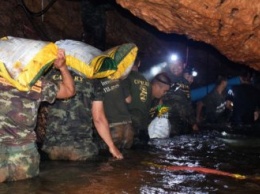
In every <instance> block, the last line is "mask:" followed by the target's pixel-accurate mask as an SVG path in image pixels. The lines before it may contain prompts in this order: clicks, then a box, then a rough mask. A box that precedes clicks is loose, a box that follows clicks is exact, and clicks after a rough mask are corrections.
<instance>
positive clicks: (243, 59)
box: [116, 0, 260, 70]
mask: <svg viewBox="0 0 260 194" xmlns="http://www.w3.org/2000/svg"><path fill="white" fill-rule="evenodd" d="M116 1H117V3H119V4H120V5H121V6H122V7H124V8H126V9H128V10H130V11H131V12H132V13H133V14H134V15H135V16H137V17H139V18H141V19H143V20H145V21H146V22H148V23H149V24H151V25H153V26H155V27H156V28H157V29H158V30H160V31H163V32H165V33H177V34H184V35H187V36H188V37H189V38H191V39H193V40H197V41H203V42H205V43H208V44H210V45H213V46H214V47H215V48H217V49H218V50H219V51H220V52H221V53H222V54H224V55H225V56H227V57H228V58H229V59H230V60H232V61H235V62H239V63H243V64H246V65H248V66H250V67H253V68H255V69H257V70H260V41H259V40H260V1H259V0H250V1H249V0H149V1H147V0H131V1H129V0H116Z"/></svg>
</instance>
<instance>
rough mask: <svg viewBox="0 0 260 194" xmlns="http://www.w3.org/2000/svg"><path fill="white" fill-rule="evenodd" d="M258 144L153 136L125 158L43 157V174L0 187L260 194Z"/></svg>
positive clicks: (25, 192)
mask: <svg viewBox="0 0 260 194" xmlns="http://www.w3.org/2000/svg"><path fill="white" fill-rule="evenodd" d="M238 143H239V142H238ZM259 150H260V149H259V147H250V148H248V149H247V148H246V147H238V146H234V142H233V145H230V144H227V143H226V142H224V141H222V140H220V139H218V138H216V133H212V132H211V133H207V132H204V133H201V134H196V135H194V134H193V135H187V136H179V137H174V138H172V139H168V140H154V141H151V142H150V144H149V146H147V147H146V148H145V149H141V148H136V149H132V150H128V151H125V152H124V156H125V159H124V160H122V161H118V160H114V159H112V158H111V157H110V156H109V155H107V154H106V153H101V154H100V156H98V157H97V158H95V159H93V160H92V161H87V162H62V161H42V163H41V173H40V176H39V177H37V178H33V179H30V180H25V181H18V182H13V183H2V184H0V193H1V194H4V193H8V194H51V193H57V194H85V193H90V194H95V193H97V194H99V193H101V194H103V193H104V194H109V193H111V194H117V193H118V194H121V193H122V194H127V193H129V194H132V193H133V194H135V193H141V194H146V193H147V194H153V193H154V194H156V193H198V194H199V193H221V194H222V193H223V194H226V193H236V194H240V193H241V194H244V193H248V194H249V193H250V194H254V193H255V194H259V193H260V152H259ZM172 166H188V167H205V168H211V169H217V170H222V171H226V172H229V173H236V174H240V175H246V176H247V178H246V179H244V180H240V179H236V178H233V177H229V176H223V175H217V174H207V173H202V172H198V171H192V170H189V168H187V170H182V171H179V170H177V171H173V170H172V169H169V168H170V167H172ZM162 167H166V168H168V169H165V168H162ZM257 176H258V177H257ZM257 179H259V180H257Z"/></svg>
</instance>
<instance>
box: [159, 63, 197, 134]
mask: <svg viewBox="0 0 260 194" xmlns="http://www.w3.org/2000/svg"><path fill="white" fill-rule="evenodd" d="M184 68H185V63H184V61H183V60H182V59H178V60H176V61H173V62H171V64H169V69H170V72H171V74H172V75H171V78H172V86H171V88H170V90H169V91H168V92H167V94H166V95H165V96H164V98H163V104H164V105H166V106H168V107H169V108H170V112H169V120H170V123H171V136H173V135H178V134H184V133H189V132H191V131H197V130H198V126H197V124H196V117H195V111H194V109H193V107H192V104H191V100H190V83H189V82H188V80H186V79H185V78H184V75H183V71H184Z"/></svg>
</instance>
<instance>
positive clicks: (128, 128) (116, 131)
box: [98, 122, 134, 149]
mask: <svg viewBox="0 0 260 194" xmlns="http://www.w3.org/2000/svg"><path fill="white" fill-rule="evenodd" d="M110 133H111V136H112V140H113V142H114V144H115V146H116V147H117V148H119V149H124V148H126V149H129V148H131V147H132V144H133V141H134V129H133V127H132V124H131V123H123V122H122V124H118V123H116V124H110ZM98 143H99V147H100V148H101V149H107V145H106V144H105V142H104V141H103V140H102V139H101V138H98Z"/></svg>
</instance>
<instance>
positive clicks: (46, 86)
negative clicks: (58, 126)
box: [41, 80, 59, 103]
mask: <svg viewBox="0 0 260 194" xmlns="http://www.w3.org/2000/svg"><path fill="white" fill-rule="evenodd" d="M58 91H59V87H58V85H57V84H55V83H53V82H51V81H47V80H42V99H41V100H42V101H46V102H49V103H53V102H54V101H55V99H56V96H57V92H58Z"/></svg>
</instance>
